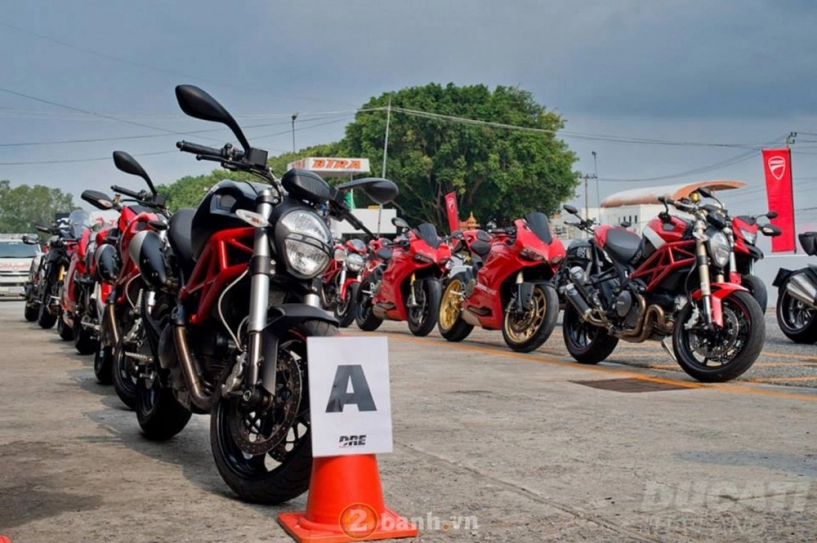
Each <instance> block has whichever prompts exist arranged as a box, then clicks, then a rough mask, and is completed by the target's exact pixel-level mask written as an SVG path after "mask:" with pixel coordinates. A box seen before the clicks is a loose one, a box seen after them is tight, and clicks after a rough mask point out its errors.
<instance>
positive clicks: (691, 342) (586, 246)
mask: <svg viewBox="0 0 817 543" xmlns="http://www.w3.org/2000/svg"><path fill="white" fill-rule="evenodd" d="M701 196H704V197H709V193H708V191H705V190H704V189H698V191H695V192H693V193H692V194H691V195H690V199H687V200H686V201H684V200H680V201H674V200H671V199H667V198H663V197H662V198H660V201H661V202H663V203H664V205H665V207H666V210H665V211H664V212H662V213H660V214H659V216H658V217H657V218H655V219H653V220H651V221H650V222H649V223H648V224H647V225H646V226H645V228H644V235H643V237H642V236H639V235H637V234H634V233H633V232H630V231H628V230H626V229H624V228H614V227H610V226H598V227H595V228H594V227H593V223H592V221H585V220H581V218H580V217H579V219H580V221H579V222H578V223H574V226H578V227H579V228H581V229H583V230H585V231H587V232H590V233H592V238H591V239H590V240H579V241H576V242H574V243H573V244H571V246H570V247H569V248H568V251H567V258H566V259H565V262H564V264H563V267H562V270H560V278H561V283H560V289H562V290H563V293H564V296H565V299H566V301H567V303H566V304H565V310H564V317H563V325H562V330H563V335H564V341H565V345H566V347H567V350H568V352H570V354H571V356H573V358H575V359H576V360H577V361H579V362H581V363H583V364H596V363H598V362H601V361H602V360H604V359H606V358H607V357H608V356H609V355H610V354H611V353H612V352H613V350H614V349H615V347H616V345H617V344H618V342H619V340H624V341H628V342H634V343H641V342H644V341H647V340H649V339H659V340H660V339H663V338H666V337H670V336H671V337H672V350H670V349H669V348H668V347H667V345H666V343H662V344H663V346H664V347H665V348H666V349H667V351H668V352H669V354H670V355H671V356H673V358H674V359H675V360H676V362H677V363H678V364H679V365H680V366H681V368H682V369H683V370H684V371H685V372H686V373H688V374H689V375H690V376H692V377H694V378H695V379H697V380H699V381H703V382H723V381H729V380H731V379H734V378H736V377H738V376H739V375H741V374H743V373H744V372H745V371H747V370H748V369H749V368H750V367H751V366H752V364H754V362H755V360H756V359H757V357H758V356H759V355H760V351H761V348H762V347H763V341H764V337H765V332H766V327H765V322H764V318H763V313H762V312H761V310H760V306H759V305H758V303H757V301H756V300H755V299H754V297H752V295H751V294H750V293H749V291H748V290H746V288H744V287H742V286H740V285H739V284H736V283H731V282H729V281H728V272H727V269H728V265H729V260H730V254H731V251H732V248H731V246H730V244H729V241H728V239H727V237H726V235H725V234H724V233H723V230H724V229H725V228H727V227H728V226H729V225H728V222H727V219H726V218H725V217H724V215H723V214H721V213H713V212H710V210H708V209H707V208H708V206H702V205H700V204H699V202H700V198H701ZM670 205H672V206H674V207H675V208H676V209H678V210H680V211H682V212H684V213H687V214H689V215H691V216H692V217H693V219H692V220H691V221H689V220H685V219H681V218H679V217H675V216H672V215H670V213H669V206H670ZM564 207H565V210H566V211H568V212H569V213H571V214H574V215H576V216H578V213H577V210H576V208H575V207H572V206H564Z"/></svg>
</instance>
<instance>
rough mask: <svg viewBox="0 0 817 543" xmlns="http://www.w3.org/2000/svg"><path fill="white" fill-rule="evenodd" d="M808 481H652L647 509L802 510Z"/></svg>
mask: <svg viewBox="0 0 817 543" xmlns="http://www.w3.org/2000/svg"><path fill="white" fill-rule="evenodd" d="M810 490H811V484H810V483H809V482H788V481H777V482H774V481H773V482H769V481H744V482H740V483H735V482H730V481H686V482H683V483H680V484H677V485H665V484H659V483H655V482H649V483H647V484H646V486H645V488H644V499H643V500H642V502H641V509H642V511H644V512H658V511H666V510H671V509H675V510H686V509H694V510H699V509H708V510H711V511H715V512H727V511H731V510H733V509H735V508H737V507H739V506H740V504H745V505H749V506H751V507H752V509H754V510H762V511H768V512H781V511H791V512H800V511H803V510H804V509H805V507H806V500H807V498H808V496H809V491H810Z"/></svg>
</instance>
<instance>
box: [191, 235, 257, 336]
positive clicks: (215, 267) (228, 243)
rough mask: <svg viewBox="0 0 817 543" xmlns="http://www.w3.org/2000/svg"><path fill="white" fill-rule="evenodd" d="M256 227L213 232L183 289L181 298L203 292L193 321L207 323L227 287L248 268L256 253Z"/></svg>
mask: <svg viewBox="0 0 817 543" xmlns="http://www.w3.org/2000/svg"><path fill="white" fill-rule="evenodd" d="M254 241H255V228H254V227H252V226H248V227H242V228H231V229H229V230H222V231H220V232H217V233H215V234H213V235H212V236H211V237H210V239H209V240H207V245H205V246H204V250H203V251H202V253H201V256H199V258H198V260H196V266H195V268H193V273H191V274H190V279H189V280H188V281H187V284H186V285H185V286H184V288H182V291H181V294H180V298H181V300H182V301H184V300H186V299H187V298H189V297H190V296H192V295H194V294H196V293H200V295H201V298H200V299H199V302H198V304H197V305H196V313H195V314H194V315H191V316H190V322H191V323H192V324H195V323H198V322H204V321H205V320H206V319H207V318H208V316H209V315H210V312H211V311H212V309H213V306H214V304H215V303H216V301H217V300H218V297H219V295H220V294H221V293H222V291H223V290H224V288H225V287H226V286H227V285H228V284H230V283H231V282H232V281H234V280H235V279H236V278H237V277H238V276H239V275H241V274H242V273H244V272H245V271H247V263H248V262H249V261H250V258H251V257H252V254H253V243H254Z"/></svg>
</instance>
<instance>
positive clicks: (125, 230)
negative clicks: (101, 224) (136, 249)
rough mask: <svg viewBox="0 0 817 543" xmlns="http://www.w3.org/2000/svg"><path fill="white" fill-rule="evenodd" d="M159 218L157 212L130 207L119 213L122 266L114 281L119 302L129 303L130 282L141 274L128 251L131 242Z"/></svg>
mask: <svg viewBox="0 0 817 543" xmlns="http://www.w3.org/2000/svg"><path fill="white" fill-rule="evenodd" d="M158 218H159V216H158V215H156V214H155V213H148V212H145V211H141V212H138V211H136V210H134V209H132V208H130V207H124V208H122V211H121V213H120V214H119V221H118V223H117V227H118V228H119V232H120V237H119V246H118V248H117V249H118V252H119V259H120V268H119V277H117V279H116V283H114V289H115V290H116V293H117V296H116V300H115V303H117V304H125V303H129V302H128V293H127V286H128V283H130V282H131V281H132V280H133V279H135V278H136V277H138V276H139V268H138V267H137V266H136V263H135V262H133V260H131V257H130V252H129V251H128V248H129V247H130V242H131V241H132V240H133V237H134V236H135V235H136V234H138V233H139V232H141V231H142V230H147V229H149V228H151V227H150V226H149V225H148V223H149V222H150V221H154V220H158Z"/></svg>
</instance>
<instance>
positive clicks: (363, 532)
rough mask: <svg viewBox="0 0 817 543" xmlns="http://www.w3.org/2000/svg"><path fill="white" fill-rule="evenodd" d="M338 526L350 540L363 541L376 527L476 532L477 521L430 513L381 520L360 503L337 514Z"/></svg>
mask: <svg viewBox="0 0 817 543" xmlns="http://www.w3.org/2000/svg"><path fill="white" fill-rule="evenodd" d="M339 521H340V527H341V529H342V530H343V532H344V533H345V534H346V535H348V536H349V537H351V538H354V539H363V538H365V537H368V536H369V535H371V534H372V533H374V531H375V530H377V529H378V528H379V529H381V530H386V531H391V530H407V529H410V528H411V527H412V526H414V527H416V528H417V529H418V530H419V531H420V532H450V531H453V532H457V531H461V532H465V531H469V532H476V531H477V530H479V520H478V519H477V517H476V516H474V515H470V516H461V515H449V516H439V515H436V514H435V513H433V512H431V511H429V512H428V513H426V514H425V516H418V517H411V518H406V517H392V516H383V517H382V518H381V517H380V515H378V513H377V512H376V511H375V510H374V509H372V508H371V507H370V506H368V505H366V504H363V503H356V504H353V505H350V506H349V507H347V508H346V509H344V510H343V513H341V515H340V519H339Z"/></svg>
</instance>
